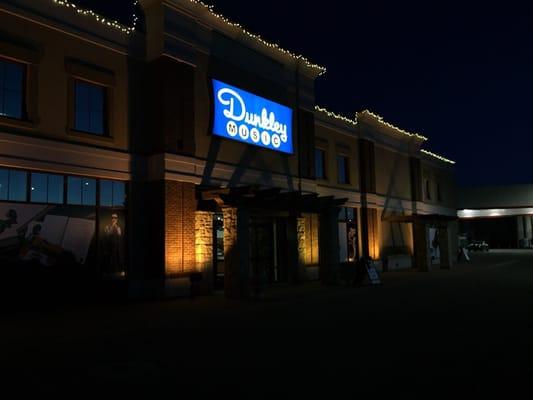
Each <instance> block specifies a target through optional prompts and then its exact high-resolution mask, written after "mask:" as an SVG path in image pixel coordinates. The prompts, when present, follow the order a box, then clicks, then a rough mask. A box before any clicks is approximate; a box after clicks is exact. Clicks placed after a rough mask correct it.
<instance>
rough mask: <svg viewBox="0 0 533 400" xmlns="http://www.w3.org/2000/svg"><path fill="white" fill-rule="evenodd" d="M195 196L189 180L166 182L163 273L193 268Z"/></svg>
mask: <svg viewBox="0 0 533 400" xmlns="http://www.w3.org/2000/svg"><path fill="white" fill-rule="evenodd" d="M195 212H196V196H195V187H194V184H192V183H183V182H172V181H166V182H165V275H166V276H167V277H173V276H180V275H183V274H187V273H191V272H194V271H195V270H196V256H195V246H194V244H195Z"/></svg>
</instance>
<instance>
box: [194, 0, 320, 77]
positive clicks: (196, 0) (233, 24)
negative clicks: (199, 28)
mask: <svg viewBox="0 0 533 400" xmlns="http://www.w3.org/2000/svg"><path fill="white" fill-rule="evenodd" d="M189 1H190V2H191V3H194V4H198V5H200V6H202V7H204V8H205V9H206V10H208V11H209V12H210V13H211V15H213V16H215V17H216V18H218V19H220V20H221V21H223V22H224V23H226V24H227V25H229V26H231V27H233V28H237V29H240V30H241V32H242V33H244V34H245V35H247V36H248V37H250V38H252V39H255V40H257V41H258V42H260V43H261V44H263V45H264V46H266V47H270V48H273V49H275V50H277V51H279V52H281V53H283V54H285V55H287V56H289V57H292V58H293V59H295V60H297V61H302V62H304V63H305V64H306V65H307V66H308V67H309V68H312V69H315V70H318V71H319V73H318V75H319V76H321V75H324V74H325V73H326V68H324V67H322V66H320V65H318V64H314V63H312V62H311V61H309V59H307V58H305V57H304V56H302V55H299V54H295V53H292V52H290V51H288V50H285V49H283V48H282V47H280V46H279V45H277V44H275V43H271V42H267V41H266V40H265V39H263V38H262V37H261V36H259V35H257V34H254V33H251V32H250V31H248V30H246V29H245V28H243V26H242V25H240V24H238V23H236V22H232V21H230V20H229V19H228V18H226V17H224V16H223V15H221V14H218V13H217V12H215V11H214V8H213V6H211V5H207V4H205V3H204V2H202V1H200V0H189Z"/></svg>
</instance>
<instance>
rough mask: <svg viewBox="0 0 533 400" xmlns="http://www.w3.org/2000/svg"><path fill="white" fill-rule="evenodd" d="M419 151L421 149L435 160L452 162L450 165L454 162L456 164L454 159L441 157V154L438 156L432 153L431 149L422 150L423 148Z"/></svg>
mask: <svg viewBox="0 0 533 400" xmlns="http://www.w3.org/2000/svg"><path fill="white" fill-rule="evenodd" d="M420 151H421V152H422V153H424V154H426V155H428V156H430V157H433V158H436V159H437V160H440V161H444V162H445V163H448V164H452V165H455V164H456V162H455V161H452V160H448V159H447V158H445V157H442V156H439V155H438V154H435V153H432V152H431V151H427V150H424V149H420Z"/></svg>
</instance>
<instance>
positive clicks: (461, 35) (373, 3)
mask: <svg viewBox="0 0 533 400" xmlns="http://www.w3.org/2000/svg"><path fill="white" fill-rule="evenodd" d="M78 2H79V3H86V4H87V3H89V4H92V5H93V7H92V8H95V7H98V4H99V3H102V4H104V7H106V6H105V4H109V2H108V1H105V0H83V1H82V0H78ZM131 2H132V0H124V2H122V0H115V1H113V3H111V4H113V5H112V6H107V7H116V8H117V9H118V7H119V5H118V4H119V3H122V4H123V6H122V7H127V5H128V4H130V3H131ZM210 3H211V4H213V5H215V10H216V11H219V12H220V13H222V14H224V15H225V16H227V17H228V18H230V19H231V20H234V21H235V22H239V23H240V24H242V25H243V26H245V27H246V28H248V29H249V30H250V31H252V32H255V33H258V34H260V35H261V36H263V37H264V38H265V39H268V40H269V41H273V42H276V43H279V44H280V45H281V46H282V47H284V48H286V49H288V50H291V51H294V52H296V53H300V54H303V55H305V56H306V57H308V58H309V59H310V60H311V61H313V62H316V63H318V64H320V65H323V66H325V67H327V68H328V73H327V74H326V75H325V76H323V77H320V78H318V80H317V103H318V104H319V105H322V106H325V107H327V108H328V109H330V110H331V111H336V112H340V113H344V114H347V115H353V114H354V112H355V111H357V110H362V109H366V108H368V109H370V110H371V111H373V112H375V113H378V114H380V115H382V116H383V117H384V118H385V120H387V121H389V122H391V123H393V124H395V125H397V126H399V127H401V128H403V129H406V130H408V131H411V132H418V133H421V134H423V135H424V136H427V137H429V138H430V141H429V143H428V144H427V146H426V147H427V148H428V149H430V150H432V151H435V152H437V153H439V154H442V155H444V156H446V157H448V158H451V159H454V160H456V161H457V163H458V164H457V168H456V171H457V180H458V182H459V184H462V185H482V184H511V183H531V182H533V164H532V163H531V162H530V160H532V159H533V157H531V156H530V154H531V153H532V152H533V139H532V137H531V130H532V129H531V128H532V126H533V123H532V122H533V112H532V111H533V99H532V98H531V94H532V93H533V54H532V52H533V43H532V39H533V34H532V33H533V4H531V5H525V4H520V3H518V2H517V3H516V4H513V3H512V2H506V3H505V4H503V3H500V2H498V3H496V5H487V4H482V3H479V4H480V5H477V4H475V3H477V2H475V3H474V2H472V3H473V4H470V2H467V1H462V2H455V1H446V2H439V1H425V2H406V1H403V2H397V1H381V0H359V1H353V2H348V1H340V0H329V1H325V2H322V3H314V2H310V1H303V0H291V1H288V0H283V1H281V0H269V1H265V2H258V1H245V0H210ZM124 4H126V5H124ZM316 4H319V5H320V6H317V5H316ZM124 9H125V8H122V9H121V10H120V11H119V13H120V14H122V15H127V14H128V13H129V12H124V11H123V10H124Z"/></svg>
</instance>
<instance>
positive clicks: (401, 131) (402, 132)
mask: <svg viewBox="0 0 533 400" xmlns="http://www.w3.org/2000/svg"><path fill="white" fill-rule="evenodd" d="M364 116H369V117H371V118H374V119H376V120H378V122H379V123H380V124H382V125H385V126H387V127H388V128H391V129H393V130H395V131H396V132H398V133H401V134H402V135H407V136H410V137H416V138H418V139H421V140H423V141H427V140H428V138H427V137H425V136H422V135H420V134H418V133H411V132H407V131H405V130H403V129H401V128H398V127H397V126H394V125H392V124H390V123H388V122H386V121H385V120H384V119H383V117H381V116H380V115H377V114H374V113H373V112H370V111H368V110H364V111H362V112H359V113H357V118H361V117H364Z"/></svg>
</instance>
